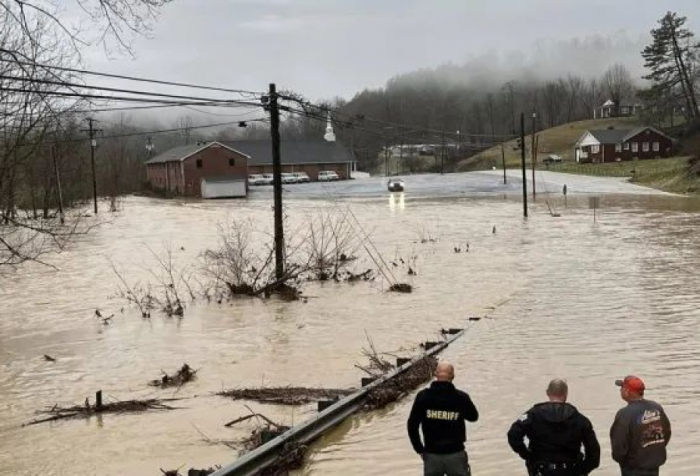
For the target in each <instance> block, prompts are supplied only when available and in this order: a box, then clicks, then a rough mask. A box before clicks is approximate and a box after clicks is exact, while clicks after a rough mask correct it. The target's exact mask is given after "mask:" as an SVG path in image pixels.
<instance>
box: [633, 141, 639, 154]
mask: <svg viewBox="0 0 700 476" xmlns="http://www.w3.org/2000/svg"><path fill="white" fill-rule="evenodd" d="M632 152H635V153H636V152H639V142H632Z"/></svg>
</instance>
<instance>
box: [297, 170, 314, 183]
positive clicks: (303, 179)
mask: <svg viewBox="0 0 700 476" xmlns="http://www.w3.org/2000/svg"><path fill="white" fill-rule="evenodd" d="M294 176H295V177H296V178H297V183H309V182H311V179H310V178H309V175H308V174H307V173H306V172H294Z"/></svg>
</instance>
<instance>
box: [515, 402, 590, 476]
mask: <svg viewBox="0 0 700 476" xmlns="http://www.w3.org/2000/svg"><path fill="white" fill-rule="evenodd" d="M526 436H527V438H528V440H529V446H526V445H525V441H524V438H525V437H526ZM508 443H509V444H510V447H511V448H513V451H515V452H516V453H518V454H519V455H520V457H521V458H523V459H524V460H525V461H528V462H531V463H537V462H546V463H574V462H577V461H580V462H581V470H582V471H583V473H584V474H588V473H590V472H591V471H593V470H594V469H595V468H597V467H598V466H599V465H600V445H599V444H598V440H597V438H596V436H595V432H594V431H593V425H591V422H590V420H588V418H586V417H585V416H583V415H582V414H580V413H579V412H578V410H576V407H574V406H573V405H570V404H568V403H563V402H546V403H540V404H537V405H535V406H534V407H532V408H531V409H530V410H528V411H527V413H525V414H524V415H522V416H521V417H520V418H518V419H517V420H516V421H515V423H513V425H512V426H511V427H510V431H508ZM582 446H583V450H584V455H582V454H581V447H582Z"/></svg>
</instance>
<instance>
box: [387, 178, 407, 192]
mask: <svg viewBox="0 0 700 476" xmlns="http://www.w3.org/2000/svg"><path fill="white" fill-rule="evenodd" d="M386 187H387V188H388V189H389V191H390V192H403V189H404V184H403V179H400V178H392V179H389V181H388V182H387V183H386Z"/></svg>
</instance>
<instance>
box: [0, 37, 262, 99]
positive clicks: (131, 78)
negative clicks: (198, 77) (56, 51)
mask: <svg viewBox="0 0 700 476" xmlns="http://www.w3.org/2000/svg"><path fill="white" fill-rule="evenodd" d="M0 53H5V54H9V55H12V56H15V55H17V54H20V55H21V56H24V57H25V58H26V56H25V55H23V54H21V53H19V52H13V51H11V50H7V49H5V48H0ZM0 62H5V63H17V64H23V65H25V66H38V67H40V68H44V69H45V70H49V69H53V70H56V71H65V72H69V73H79V74H87V75H91V76H100V77H104V78H114V79H124V80H127V81H138V82H143V83H152V84H162V85H166V86H179V87H185V88H194V89H202V90H208V91H219V92H225V93H236V94H241V95H250V96H254V97H260V96H261V95H262V94H263V93H261V92H257V91H246V90H244V89H230V88H220V87H216V86H204V85H198V84H190V83H179V82H175V81H163V80H160V79H151V78H139V77H136V76H125V75H121V74H111V73H103V72H99V71H90V70H86V69H76V68H68V67H65V66H52V65H46V64H40V63H37V62H34V61H19V60H16V59H14V60H8V59H5V58H0Z"/></svg>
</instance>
